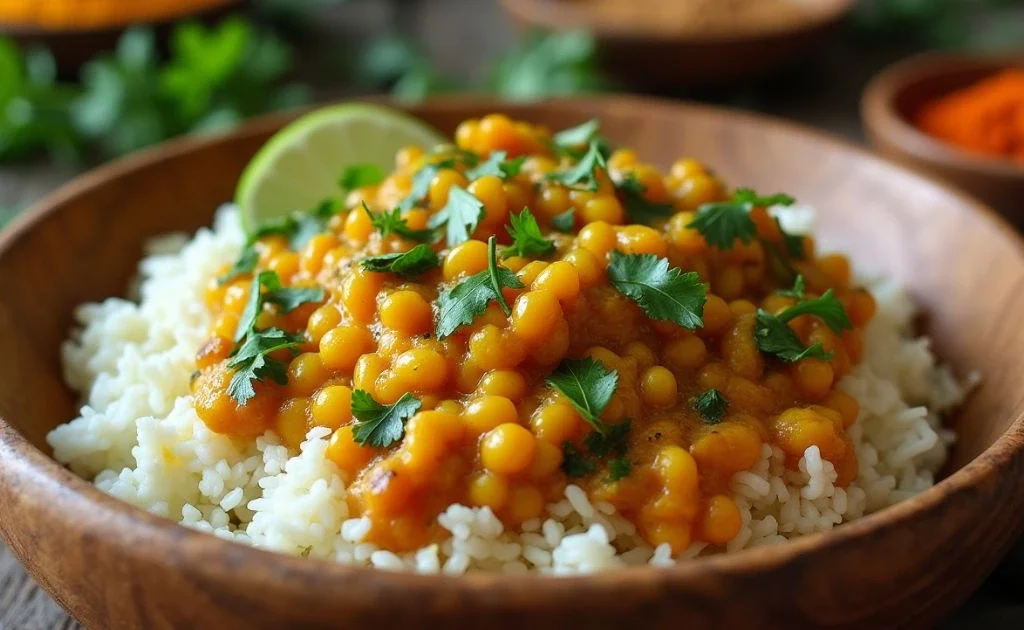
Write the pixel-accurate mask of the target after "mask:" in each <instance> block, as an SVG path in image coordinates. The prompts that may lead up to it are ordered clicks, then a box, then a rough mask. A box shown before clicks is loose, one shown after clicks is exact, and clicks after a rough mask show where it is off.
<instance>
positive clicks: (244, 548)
mask: <svg viewBox="0 0 1024 630" xmlns="http://www.w3.org/2000/svg"><path fill="white" fill-rule="evenodd" d="M595 99H598V100H601V101H603V102H605V103H608V104H609V105H614V106H615V107H616V108H620V107H621V108H622V109H623V110H625V111H648V110H652V109H653V110H658V111H663V112H666V113H675V114H676V115H683V114H684V113H699V114H702V115H705V116H707V115H710V116H717V117H724V118H728V119H730V120H735V119H736V118H740V119H743V120H745V121H746V122H749V123H755V124H762V125H764V124H767V125H771V126H774V127H776V128H779V129H781V130H783V131H785V132H786V133H788V134H796V135H799V136H801V137H804V138H807V139H811V140H814V141H816V142H819V143H824V144H825V145H828V146H831V147H833V148H838V149H841V150H843V151H845V152H849V153H853V154H856V155H857V156H858V157H859V158H860V159H863V160H866V161H868V162H871V163H873V164H874V165H876V166H878V167H884V168H889V169H896V170H899V171H902V172H903V174H904V175H908V176H911V177H914V178H916V179H919V180H923V181H925V182H927V183H929V184H930V185H932V186H933V187H935V188H937V189H938V190H940V191H941V192H943V193H944V194H946V195H948V196H950V197H952V198H954V199H955V200H956V201H957V202H958V203H960V204H961V205H963V206H964V207H966V208H968V209H969V211H970V215H971V216H973V217H974V218H975V219H977V220H979V221H981V222H982V223H983V224H987V226H988V227H991V228H994V229H996V230H997V231H999V232H1000V233H1002V234H1003V235H1004V237H1006V238H1008V239H1010V242H1011V243H1010V244H1011V245H1012V246H1013V247H1014V249H1015V250H1016V252H1017V253H1018V255H1019V256H1020V257H1021V258H1022V259H1024V239H1022V237H1021V236H1020V235H1019V234H1017V233H1016V231H1015V230H1014V229H1013V228H1012V227H1011V226H1010V224H1009V223H1008V222H1007V221H1006V220H1005V219H1003V218H1002V217H1001V216H1000V215H999V214H998V213H996V212H995V211H994V210H992V209H990V208H989V207H987V206H986V205H984V204H983V203H981V202H980V201H977V200H976V199H975V198H973V197H971V196H969V195H967V194H966V193H963V192H961V191H959V190H957V189H955V188H952V187H950V186H948V185H946V184H943V183H942V182H940V181H938V180H937V179H935V178H934V177H931V176H927V175H922V174H920V173H918V172H916V171H914V170H912V169H907V168H906V167H903V166H900V165H898V164H895V163H893V162H891V161H889V160H887V159H885V158H882V157H879V156H877V155H875V154H872V153H871V152H869V151H868V150H866V149H864V148H863V147H860V146H858V145H856V144H855V143H853V142H851V141H849V140H846V139H843V138H839V137H836V136H833V135H831V134H829V133H826V132H823V131H820V130H816V129H814V128H811V127H807V126H804V125H801V124H798V123H794V122H790V121H787V120H783V119H778V118H775V117H770V116H764V115H761V114H754V113H749V112H745V111H741V110H737V109H733V108H723V107H714V106H708V105H702V104H695V103H690V102H685V101H673V100H669V99H664V98H647V97H638V96H607V97H583V98H564V99H554V100H550V101H545V102H543V103H541V104H539V105H538V106H539V107H555V108H565V109H568V110H570V111H572V110H573V109H576V108H585V107H586V106H587V105H588V104H593V102H594V100H595ZM353 100H371V101H376V102H386V99H381V98H370V99H353ZM502 105H503V103H501V102H500V101H497V100H494V99H490V98H487V97H480V96H455V97H445V98H438V99H433V100H431V101H428V102H427V103H425V104H424V105H423V106H421V108H420V109H421V110H426V111H430V110H434V111H444V110H445V109H446V108H451V109H461V108H467V107H473V108H481V109H486V108H490V109H495V108H499V109H500V107H501V106H502ZM299 111H301V110H299ZM294 116H295V112H294V111H293V112H284V113H278V114H271V115H268V116H262V117H259V118H258V119H255V120H253V121H250V122H248V123H247V124H245V125H243V126H242V127H240V128H238V129H236V130H234V131H232V132H228V133H227V134H221V135H218V136H212V137H202V138H194V137H185V138H178V139H175V140H172V141H170V142H166V143H162V144H160V145H157V146H155V147H152V148H149V149H145V150H143V151H140V152H138V153H136V154H133V155H131V156H128V157H126V158H121V159H119V160H117V161H114V162H112V163H110V164H107V165H104V166H101V167H99V168H96V169H94V170H92V171H89V172H87V173H85V174H82V175H80V176H78V177H76V178H75V179H73V180H72V181H70V182H68V183H67V184H65V185H63V186H61V187H60V188H58V189H57V190H56V191H55V192H53V193H51V194H49V195H48V196H46V197H45V198H44V199H42V200H41V201H39V202H37V203H35V204H33V206H32V207H31V208H29V209H28V210H26V211H25V212H24V213H23V214H22V215H21V216H20V217H18V218H16V219H15V220H14V221H13V222H12V224H11V225H9V226H8V227H7V228H6V229H5V230H3V231H2V233H0V256H3V255H4V254H5V253H6V252H7V250H9V249H10V248H12V247H13V246H15V245H16V244H17V243H18V241H19V240H20V238H21V237H22V236H23V235H24V234H26V233H28V232H29V231H31V230H32V229H34V228H35V227H36V225H37V224H40V223H42V222H43V221H45V220H47V219H48V218H49V217H50V216H51V215H53V214H55V213H57V212H58V211H60V209H61V208H62V206H63V205H64V204H65V203H66V202H67V201H69V200H71V199H73V198H75V197H76V196H78V195H80V194H82V193H85V192H87V191H90V190H92V189H94V188H96V187H98V186H101V185H104V184H105V183H106V182H108V181H110V180H112V179H117V178H119V177H122V176H124V175H125V174H128V173H131V172H135V171H138V170H143V169H146V168H149V167H152V166H154V165H155V164H158V163H160V162H161V161H163V160H164V159H166V158H173V157H180V156H181V155H183V154H187V153H190V152H192V151H194V150H197V149H202V148H204V147H206V146H209V145H211V144H216V143H218V142H220V141H221V140H223V139H226V138H235V139H237V138H240V137H252V136H257V135H260V134H263V133H265V132H267V131H272V130H275V129H277V128H279V127H280V126H281V125H282V124H283V123H285V122H287V121H289V120H291V119H292V118H293V117H294ZM1021 451H1024V412H1022V413H1021V414H1020V415H1018V416H1017V417H1016V418H1013V419H1012V422H1011V423H1010V424H1009V425H1008V426H1007V428H1006V430H1005V431H1004V432H1003V433H1002V434H1001V435H1000V436H999V437H998V438H997V439H996V440H995V441H994V442H993V443H992V444H991V445H989V446H988V447H987V448H986V449H985V450H984V451H983V452H982V453H980V454H978V455H977V456H976V457H975V458H974V459H973V460H971V461H969V462H967V463H966V464H965V465H964V466H963V467H961V468H960V469H958V470H956V471H954V472H953V473H952V474H951V475H949V476H947V477H945V478H943V479H941V480H940V481H938V482H937V483H936V484H935V485H934V486H932V487H931V488H929V489H927V490H925V491H924V492H922V493H920V494H918V495H916V496H914V497H911V498H908V499H906V500H904V501H901V502H899V503H897V504H895V505H892V506H889V507H886V508H883V509H882V510H879V511H878V512H875V513H873V514H869V515H867V516H864V517H862V518H859V519H857V520H855V521H852V522H849V523H844V524H843V525H842V526H841V527H837V528H835V529H833V530H831V531H829V532H825V533H816V534H811V535H808V536H803V537H801V538H798V539H795V540H791V541H789V542H787V543H786V544H780V545H770V546H763V547H754V548H748V549H744V550H740V551H737V552H735V553H728V554H720V555H715V556H709V557H704V558H699V559H695V560H694V561H687V562H682V563H679V564H676V565H673V566H671V567H666V568H654V567H650V566H647V565H644V566H634V567H625V568H619V569H615V570H610V571H606V572H601V573H597V574H591V575H574V576H565V577H558V578H557V579H556V580H555V581H552V580H550V579H548V576H544V575H539V574H522V575H508V574H488V573H473V574H468V575H460V576H450V575H446V574H443V573H442V574H427V575H424V574H416V573H412V572H404V571H403V572H393V571H385V570H381V569H376V568H372V567H361V566H351V565H344V564H340V563H337V562H334V561H331V560H326V559H319V558H301V557H296V556H290V555H284V554H279V553H276V552H272V551H268V550H264V549H261V548H256V547H251V546H248V545H243V544H240V543H234V542H231V541H226V540H223V539H219V538H217V537H216V536H212V535H210V534H207V533H203V532H199V531H196V530H193V529H190V528H187V527H184V526H182V525H179V524H178V523H177V522H175V521H172V520H169V519H165V518H161V517H158V516H155V515H152V514H150V513H148V512H146V511H145V510H142V509H141V508H137V507H135V506H133V505H130V504H128V503H126V502H123V501H121V500H119V499H116V498H114V497H112V496H110V495H107V494H106V493H103V492H102V491H100V490H99V489H98V488H97V487H96V486H94V485H93V484H92V483H91V482H88V481H86V480H85V479H82V478H80V477H78V476H76V475H75V474H74V473H72V472H71V471H70V470H69V469H67V468H66V467H64V466H62V465H60V464H59V463H58V462H57V461H56V460H54V459H53V458H52V457H50V456H49V455H47V454H45V453H44V452H43V451H42V450H40V449H38V448H36V447H35V446H34V445H33V444H31V443H30V442H29V441H28V440H27V439H26V438H25V437H24V436H23V435H21V433H19V432H18V431H17V430H16V429H14V428H13V427H11V426H10V425H9V424H7V422H6V421H5V420H4V419H3V418H2V417H0V476H9V477H12V478H19V479H31V480H32V481H33V498H32V501H33V502H34V503H38V504H41V505H42V509H43V510H45V511H48V512H49V513H50V514H51V515H52V516H53V518H55V519H60V520H66V521H67V520H73V522H74V527H75V528H77V529H79V530H80V531H88V532H90V533H91V535H93V536H95V537H102V538H105V539H106V540H105V544H108V545H116V546H118V548H119V550H120V551H121V552H122V553H123V554H124V555H126V556H132V557H136V558H139V559H143V560H145V559H149V560H151V561H152V562H153V563H162V564H164V565H167V564H170V563H171V562H172V560H170V559H169V558H168V557H167V554H166V553H165V552H166V550H168V549H172V548H174V549H175V553H176V555H175V557H174V559H173V563H174V564H178V565H183V564H189V565H191V566H192V567H193V568H195V569H196V570H197V571H200V572H204V574H207V575H210V576H214V577H223V576H226V575H230V576H231V577H233V578H235V579H236V580H237V581H238V582H239V583H240V584H242V583H246V582H247V580H253V583H259V584H269V583H271V580H268V579H267V578H266V577H265V576H263V577H260V576H255V577H251V576H250V574H249V573H247V572H245V571H239V570H238V569H239V568H240V567H244V566H249V565H250V563H262V564H263V565H265V566H269V567H270V568H271V570H272V571H273V572H274V574H275V576H276V579H275V580H273V584H274V586H275V587H279V588H280V587H282V585H283V584H285V583H284V582H281V581H278V580H289V579H291V580H296V582H295V583H296V584H301V585H302V586H303V587H304V588H311V589H313V590H312V591H311V592H317V589H323V588H324V585H325V584H327V583H330V584H333V585H335V586H336V585H338V584H342V583H347V584H348V585H349V586H348V588H350V589H352V588H353V587H352V585H362V586H365V587H366V588H370V587H372V588H373V589H374V593H376V594H377V595H378V596H384V595H385V594H388V593H392V594H395V595H402V594H417V595H421V596H425V597H430V596H432V595H434V594H436V593H437V592H438V591H439V590H441V589H443V590H444V592H445V593H446V596H447V595H451V596H453V597H459V596H462V597H466V598H472V599H477V600H478V601H486V602H489V603H490V604H489V605H492V606H495V607H497V606H498V605H497V604H496V603H494V602H495V600H494V599H493V597H490V598H488V597H487V594H488V592H489V591H491V592H493V590H494V589H510V590H509V592H511V591H512V590H515V591H519V592H522V593H528V597H529V599H530V601H531V602H532V603H533V605H535V606H539V607H548V608H551V607H565V606H568V605H570V600H567V599H566V597H565V594H566V592H567V590H569V589H571V590H572V593H573V594H574V595H576V596H578V597H579V598H580V599H579V600H577V601H583V600H584V599H585V598H588V597H595V598H596V597H608V596H609V595H612V594H614V595H615V596H616V597H619V598H622V597H628V596H630V595H633V596H635V598H634V601H636V598H640V597H642V596H643V595H644V594H645V593H646V594H649V593H650V592H652V589H663V588H664V587H665V586H668V585H674V586H679V585H685V584H694V583H696V581H697V580H698V579H700V578H706V577H708V576H709V575H714V574H723V573H733V574H742V573H744V572H748V571H751V570H755V569H756V570H766V569H768V568H771V567H778V566H781V565H784V564H786V563H789V562H792V561H794V560H796V559H797V558H799V557H801V556H803V555H805V554H809V553H812V552H814V551H816V550H819V549H825V548H831V549H837V548H839V547H841V546H842V545H844V544H845V543H847V542H851V541H853V540H855V539H860V538H861V537H866V536H870V535H872V534H874V533H877V532H880V531H882V530H885V529H889V528H893V527H898V526H900V525H903V524H905V523H906V522H908V521H910V520H912V519H913V518H914V516H915V515H916V514H917V513H918V512H922V511H926V510H928V509H933V508H935V507H937V506H938V505H939V504H941V503H943V502H944V501H945V500H946V499H947V498H948V497H950V496H952V495H954V494H958V493H968V492H970V491H971V489H972V488H973V487H975V486H977V485H980V484H982V483H983V482H984V481H985V480H986V479H991V478H992V477H993V476H996V475H998V474H1002V473H1004V472H1005V470H1006V469H1007V468H1008V466H1009V464H1010V463H1011V462H1012V460H1013V459H1014V458H1015V457H1017V456H1018V455H1019V454H1020V452H1021ZM69 515H73V517H74V518H73V519H69ZM0 534H4V535H5V536H6V533H5V532H4V531H3V528H0ZM129 536H130V538H131V540H133V541H137V540H144V541H146V542H147V544H146V545H132V544H129V543H128V542H126V541H125V538H127V537H129ZM155 556H160V557H161V559H159V560H154V559H153V558H154V557H155ZM210 558H218V559H220V562H218V563H210V562H209V559H210ZM314 577H315V578H316V579H313V578H314ZM552 584H557V585H559V586H560V587H564V588H550V586H551V585H552ZM360 593H363V594H365V593H366V590H360V589H359V588H354V589H353V590H352V591H347V590H346V589H336V590H331V596H332V597H333V598H335V600H337V601H338V602H341V601H345V602H347V603H350V604H352V605H353V606H355V605H365V604H366V603H367V602H357V601H355V598H356V597H357V596H358V594H360ZM595 601H601V600H595ZM339 605H340V604H339Z"/></svg>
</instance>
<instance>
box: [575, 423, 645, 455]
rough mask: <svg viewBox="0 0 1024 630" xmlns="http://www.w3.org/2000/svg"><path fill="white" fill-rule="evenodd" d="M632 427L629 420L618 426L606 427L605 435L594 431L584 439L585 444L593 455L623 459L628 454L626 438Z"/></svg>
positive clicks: (610, 425)
mask: <svg viewBox="0 0 1024 630" xmlns="http://www.w3.org/2000/svg"><path fill="white" fill-rule="evenodd" d="M632 425H633V422H632V420H630V419H628V418H627V419H625V420H623V421H622V422H618V423H616V424H609V425H606V426H605V429H606V430H605V432H604V433H600V432H598V431H594V432H592V433H590V434H588V435H587V437H586V438H584V440H583V443H584V444H586V446H587V450H589V451H590V454H591V455H595V456H597V457H606V456H607V455H615V456H616V457H622V456H623V455H625V454H626V448H627V447H628V446H629V444H628V443H627V442H626V437H627V436H629V430H630V429H631V428H632Z"/></svg>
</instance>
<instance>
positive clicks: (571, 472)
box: [561, 440, 595, 479]
mask: <svg viewBox="0 0 1024 630" xmlns="http://www.w3.org/2000/svg"><path fill="white" fill-rule="evenodd" d="M561 468H562V472H563V473H565V476H566V477H569V478H570V479H575V478H578V477H586V476H587V475H590V474H593V472H594V470H595V466H594V462H593V461H591V460H590V459H588V458H587V457H586V456H585V455H584V454H583V452H582V451H581V450H580V449H578V448H577V447H576V445H575V444H573V443H572V442H570V441H569V440H566V441H564V442H562V466H561Z"/></svg>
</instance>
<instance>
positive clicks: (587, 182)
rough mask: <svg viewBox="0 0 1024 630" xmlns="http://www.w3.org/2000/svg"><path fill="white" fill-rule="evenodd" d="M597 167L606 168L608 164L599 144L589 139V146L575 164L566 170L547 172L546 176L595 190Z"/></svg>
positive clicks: (596, 186) (559, 181) (566, 183)
mask: <svg viewBox="0 0 1024 630" xmlns="http://www.w3.org/2000/svg"><path fill="white" fill-rule="evenodd" d="M599 168H601V169H605V170H607V168H608V164H607V162H606V161H605V158H604V153H603V151H602V150H601V145H600V144H599V143H598V142H597V141H595V140H591V142H590V148H589V149H587V152H586V153H585V154H584V155H583V157H581V158H580V160H579V162H577V163H576V165H575V166H573V167H571V168H570V169H568V170H566V171H556V172H554V173H549V174H548V176H547V178H548V179H550V180H552V181H556V182H558V183H560V184H564V185H566V186H572V187H579V188H582V189H584V190H589V191H595V190H597V189H598V187H599V182H598V179H597V169H599Z"/></svg>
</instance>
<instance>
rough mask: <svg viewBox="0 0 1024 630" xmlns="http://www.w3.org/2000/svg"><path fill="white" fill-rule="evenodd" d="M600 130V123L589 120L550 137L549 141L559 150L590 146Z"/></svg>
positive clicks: (595, 119) (593, 119) (594, 119)
mask: <svg viewBox="0 0 1024 630" xmlns="http://www.w3.org/2000/svg"><path fill="white" fill-rule="evenodd" d="M600 128H601V121H600V120H598V119H597V118H591V119H590V120H588V121H587V122H585V123H581V124H579V125H576V126H575V127H569V128H568V129H563V130H562V131H559V132H558V133H556V134H555V135H553V136H552V137H551V140H552V141H553V142H554V143H555V146H556V147H558V148H559V149H563V150H565V149H574V148H577V147H581V146H586V145H588V144H590V141H591V140H593V139H594V137H595V136H596V135H597V132H598V130H599V129H600Z"/></svg>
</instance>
